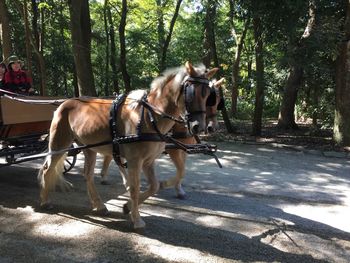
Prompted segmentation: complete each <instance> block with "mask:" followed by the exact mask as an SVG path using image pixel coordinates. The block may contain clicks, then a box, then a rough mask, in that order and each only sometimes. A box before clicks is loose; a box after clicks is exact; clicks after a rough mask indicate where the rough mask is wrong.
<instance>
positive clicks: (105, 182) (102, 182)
mask: <svg viewBox="0 0 350 263" xmlns="http://www.w3.org/2000/svg"><path fill="white" fill-rule="evenodd" d="M101 184H102V185H110V184H111V183H110V182H109V181H107V180H106V181H101Z"/></svg>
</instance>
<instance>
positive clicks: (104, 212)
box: [92, 207, 109, 216]
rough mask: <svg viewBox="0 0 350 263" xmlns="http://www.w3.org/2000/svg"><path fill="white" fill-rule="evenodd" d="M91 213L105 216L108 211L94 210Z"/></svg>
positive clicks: (104, 209) (103, 209)
mask: <svg viewBox="0 0 350 263" xmlns="http://www.w3.org/2000/svg"><path fill="white" fill-rule="evenodd" d="M92 211H93V212H94V214H96V215H98V216H107V215H108V214H109V211H108V209H107V208H106V207H105V208H102V209H94V210H92Z"/></svg>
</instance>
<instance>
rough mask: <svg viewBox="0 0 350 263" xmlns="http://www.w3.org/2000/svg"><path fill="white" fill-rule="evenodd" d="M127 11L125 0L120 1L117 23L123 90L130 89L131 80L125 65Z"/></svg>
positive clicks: (127, 90)
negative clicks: (118, 20)
mask: <svg viewBox="0 0 350 263" xmlns="http://www.w3.org/2000/svg"><path fill="white" fill-rule="evenodd" d="M127 13H128V2H127V0H123V1H122V12H121V18H120V24H119V41H120V70H121V72H122V76H123V80H124V85H125V92H129V91H131V81H130V75H129V73H128V71H127V66H126V43H125V26H126V16H127Z"/></svg>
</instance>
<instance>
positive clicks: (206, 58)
mask: <svg viewBox="0 0 350 263" xmlns="http://www.w3.org/2000/svg"><path fill="white" fill-rule="evenodd" d="M217 4H218V3H217V1H209V0H208V1H207V2H206V15H205V21H204V42H203V49H204V54H203V63H204V65H205V66H206V67H210V66H211V61H213V62H214V66H215V67H219V65H220V64H219V59H218V56H217V52H216V43H215V17H216V8H217ZM219 92H220V95H221V96H222V97H223V96H224V94H223V91H222V89H219ZM221 114H222V117H223V119H224V123H225V127H226V130H227V131H228V132H229V133H233V132H234V128H233V126H232V124H231V121H230V118H229V116H228V114H227V110H226V107H224V108H223V109H222V110H221Z"/></svg>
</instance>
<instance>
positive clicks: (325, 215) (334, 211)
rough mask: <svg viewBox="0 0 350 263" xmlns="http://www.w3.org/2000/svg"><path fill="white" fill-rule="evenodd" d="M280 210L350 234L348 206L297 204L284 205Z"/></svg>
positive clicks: (349, 211)
mask: <svg viewBox="0 0 350 263" xmlns="http://www.w3.org/2000/svg"><path fill="white" fill-rule="evenodd" d="M281 209H282V210H283V211H284V212H286V213H289V214H293V215H296V216H300V217H303V218H307V219H309V220H313V221H315V222H319V223H323V224H326V225H329V226H332V227H334V228H337V229H339V230H342V231H346V232H348V233H350V224H349V218H350V210H349V209H348V206H341V205H338V206H334V205H333V206H329V207H325V206H324V205H322V206H321V205H319V206H318V205H315V204H312V205H307V204H299V205H285V206H283V207H281Z"/></svg>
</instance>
